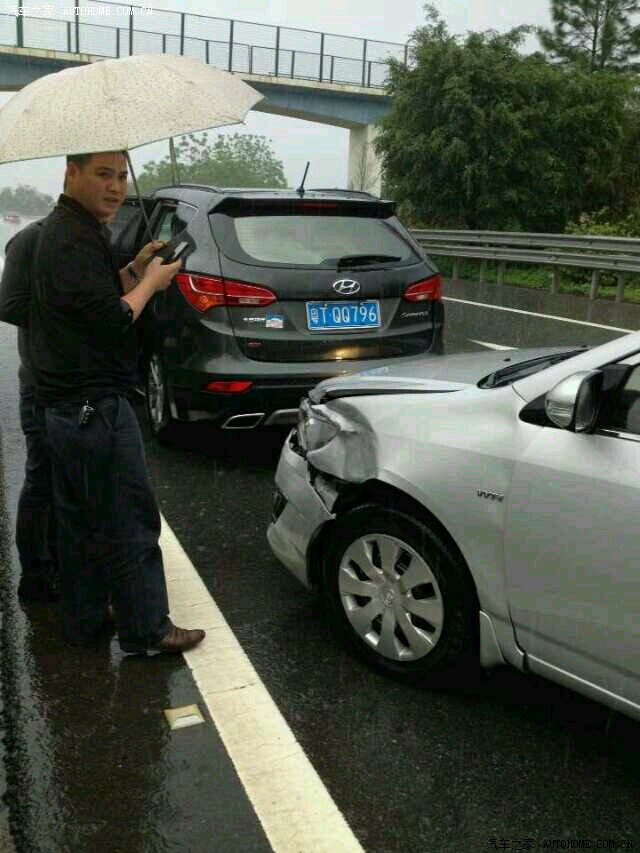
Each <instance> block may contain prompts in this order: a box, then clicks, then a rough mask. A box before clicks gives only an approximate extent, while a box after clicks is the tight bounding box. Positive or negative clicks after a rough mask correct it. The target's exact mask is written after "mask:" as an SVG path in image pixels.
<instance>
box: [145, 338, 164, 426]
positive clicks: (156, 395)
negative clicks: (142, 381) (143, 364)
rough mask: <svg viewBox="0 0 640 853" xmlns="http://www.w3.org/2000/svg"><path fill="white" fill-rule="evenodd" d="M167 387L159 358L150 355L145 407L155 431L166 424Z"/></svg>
mask: <svg viewBox="0 0 640 853" xmlns="http://www.w3.org/2000/svg"><path fill="white" fill-rule="evenodd" d="M166 398H167V387H166V383H165V379H164V370H163V367H162V363H161V361H160V358H159V357H158V356H157V355H155V354H154V355H152V356H151V359H150V361H149V369H148V375H147V405H148V407H149V416H150V420H151V424H152V426H153V428H154V429H155V430H156V431H157V430H159V429H162V427H164V426H165V424H166V420H167V418H166Z"/></svg>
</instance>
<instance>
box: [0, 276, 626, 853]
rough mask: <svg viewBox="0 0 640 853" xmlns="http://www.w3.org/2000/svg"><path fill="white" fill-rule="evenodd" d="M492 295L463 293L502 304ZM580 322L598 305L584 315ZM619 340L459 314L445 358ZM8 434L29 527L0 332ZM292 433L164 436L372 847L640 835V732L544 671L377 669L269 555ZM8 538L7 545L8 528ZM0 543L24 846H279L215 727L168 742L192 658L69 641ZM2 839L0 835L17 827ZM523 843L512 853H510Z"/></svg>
mask: <svg viewBox="0 0 640 853" xmlns="http://www.w3.org/2000/svg"><path fill="white" fill-rule="evenodd" d="M496 292H497V290H496V288H495V286H484V287H483V288H478V286H477V285H473V286H466V285H460V286H459V287H456V288H455V289H454V288H451V287H448V288H447V294H448V295H449V296H453V297H454V298H456V299H462V300H472V301H486V300H489V299H492V298H494V296H495V293H496ZM501 298H502V302H503V304H505V305H508V304H509V303H510V302H512V304H513V305H517V307H518V308H520V309H525V310H531V311H538V312H542V311H544V312H550V313H553V314H556V315H559V316H567V315H569V316H570V315H571V314H573V316H574V317H578V316H580V319H584V320H585V321H588V322H597V323H605V324H607V325H611V326H616V327H624V328H640V309H630V308H629V306H624V307H622V308H618V307H616V306H604V305H603V306H596V307H595V310H594V309H593V308H592V309H591V313H590V309H589V306H588V305H587V304H586V302H587V301H586V300H582V301H580V303H577V302H575V301H569V302H567V301H566V300H567V298H566V297H565V298H563V297H558V298H557V299H556V300H551V301H550V300H549V298H548V297H547V298H546V299H545V297H543V296H542V295H541V294H539V293H535V292H530V291H522V290H519V289H513V290H512V289H510V288H505V289H504V291H503V294H502V297H501ZM581 312H582V313H581ZM618 334H620V333H619V332H613V331H606V330H602V329H596V328H593V327H588V326H574V325H571V324H564V323H561V322H557V321H554V322H550V321H545V320H541V319H539V318H537V319H534V318H531V317H525V316H524V315H517V314H511V313H508V312H499V311H491V310H489V309H486V308H478V307H474V306H470V305H465V304H464V303H463V302H449V303H448V304H447V333H446V341H447V350H448V351H455V350H462V349H467V350H473V349H482V347H481V346H479V345H477V344H474V343H472V342H471V340H470V339H476V340H482V341H485V342H492V343H496V344H502V345H505V346H517V347H522V346H526V345H537V344H545V343H546V344H557V343H562V344H563V343H577V344H579V343H601V342H603V341H604V340H609V339H610V338H612V337H615V336H617V335H618ZM0 365H1V371H0V427H1V428H2V471H3V479H2V478H0V483H2V482H3V481H4V494H3V496H2V495H0V501H1V500H2V498H3V497H4V501H5V503H6V512H5V514H4V516H3V515H2V509H1V503H0V516H1V517H2V522H3V523H4V525H5V533H6V528H7V526H8V525H11V524H12V516H13V513H14V511H15V501H16V499H17V492H18V488H19V483H20V478H21V467H22V464H23V450H22V439H21V435H20V433H19V430H18V428H17V418H16V408H17V407H16V395H17V388H16V383H15V379H14V377H15V367H16V359H15V355H14V346H13V341H12V340H11V333H7V327H3V328H2V336H1V337H0ZM283 437H284V434H283V433H258V432H256V433H238V434H234V433H227V434H220V433H219V432H216V431H213V430H211V428H209V427H208V426H207V425H206V424H197V425H193V426H190V427H189V428H188V429H185V430H183V431H182V433H181V435H180V437H179V440H178V442H177V444H176V446H174V447H171V448H164V447H159V446H157V445H155V444H153V443H151V442H147V454H148V463H149V468H150V471H151V475H152V478H153V481H154V485H155V488H156V492H157V495H158V499H159V502H160V505H161V509H162V512H163V514H164V516H165V518H166V519H167V521H168V523H169V525H170V526H171V527H172V528H173V530H174V532H175V533H176V535H177V537H178V539H179V540H180V542H181V544H182V545H183V547H184V548H185V550H186V552H187V554H188V555H189V557H190V559H191V561H192V562H193V564H194V565H195V567H196V569H197V570H198V572H199V573H200V575H201V577H202V578H203V580H204V581H205V583H206V585H207V587H208V589H209V590H210V592H211V594H212V595H213V596H214V598H215V599H216V602H217V604H218V605H219V607H220V608H221V610H222V612H223V614H224V616H225V617H226V619H227V621H228V622H229V624H230V626H231V627H232V629H233V631H234V632H235V634H236V636H237V637H238V639H239V640H240V642H241V644H242V646H243V648H244V650H245V652H246V653H247V655H248V656H249V658H250V660H251V662H252V664H253V665H254V667H255V668H256V669H257V671H258V673H259V675H260V677H261V678H262V680H263V682H264V683H265V686H266V687H267V689H268V690H269V692H270V693H271V695H272V697H273V698H274V700H275V702H276V703H277V705H278V706H279V708H280V710H281V711H282V713H283V715H284V716H285V718H286V720H287V722H288V723H289V725H290V726H291V728H292V730H293V732H294V734H295V735H296V737H297V738H298V740H299V742H300V743H301V745H302V746H303V748H304V749H305V751H306V752H307V754H308V756H309V757H310V759H311V761H312V763H313V765H314V767H315V768H316V770H317V771H318V773H319V774H320V776H321V778H322V780H323V781H324V783H325V784H326V786H327V787H328V789H329V792H330V793H331V795H332V796H333V798H334V800H335V802H336V804H337V805H338V807H339V808H340V809H341V810H342V811H343V813H344V815H345V817H346V819H347V821H348V822H349V824H350V825H351V827H352V829H353V831H354V832H355V834H356V835H357V837H358V839H359V840H360V842H361V843H362V845H363V847H364V848H365V850H367V851H368V853H374V851H376V853H383V852H384V853H387V851H389V853H391V851H441V850H442V851H449V850H451V851H453V850H456V851H477V850H484V849H490V848H489V847H488V840H489V839H490V838H493V837H495V838H498V839H501V838H502V839H506V840H509V842H510V844H511V845H512V848H511V849H517V848H515V846H513V845H515V842H516V841H522V839H525V838H533V839H536V841H537V842H538V845H539V847H540V849H542V842H543V840H544V839H545V838H554V839H555V838H558V839H562V838H565V839H566V838H589V839H596V838H609V839H616V840H618V841H622V840H634V841H635V847H636V848H637V847H638V845H639V844H640V804H639V797H638V794H639V787H640V785H639V783H640V769H639V767H638V761H637V755H638V744H639V743H640V738H639V734H640V726H638V724H636V723H634V722H632V721H630V720H628V719H626V718H623V717H620V716H618V715H610V714H609V713H608V712H607V711H606V710H605V709H603V708H602V707H600V706H599V705H596V704H595V703H592V702H590V701H588V700H586V699H583V698H581V697H579V696H578V695H577V694H574V693H572V692H570V691H567V690H564V689H563V688H560V687H556V686H555V685H553V684H551V683H550V682H545V681H542V680H541V679H536V678H531V677H525V676H522V675H520V674H518V673H517V672H514V671H511V670H508V669H504V670H499V671H495V672H492V673H490V674H489V675H488V676H487V677H486V678H484V679H483V680H481V681H480V682H479V683H475V684H471V685H469V687H468V688H467V689H464V690H460V689H458V690H453V689H452V690H448V691H447V690H437V691H436V690H431V691H428V690H424V689H420V688H415V687H407V686H406V685H402V684H398V683H396V682H393V681H391V680H389V679H387V678H385V677H383V676H381V675H379V674H377V673H375V672H372V671H370V670H369V669H367V668H366V667H364V666H363V665H362V664H361V663H360V662H359V661H357V660H355V659H354V658H352V657H351V656H350V655H349V654H348V653H347V652H345V651H344V650H343V649H342V648H341V647H340V646H339V645H338V643H337V641H336V640H335V638H334V637H333V635H332V632H331V628H330V626H329V624H328V623H327V621H326V620H325V618H324V616H323V613H322V612H321V610H320V608H319V606H318V605H317V602H316V601H315V600H314V598H313V597H312V596H311V595H310V594H308V593H306V592H305V591H304V590H303V589H301V588H300V587H299V586H298V584H297V583H296V582H295V581H294V580H293V579H292V578H291V577H290V576H289V574H288V573H287V572H286V570H284V569H283V568H282V567H281V566H280V565H279V564H278V562H277V561H276V560H275V558H274V557H272V555H271V552H270V551H269V548H268V546H267V544H266V540H265V529H266V526H267V523H268V519H269V514H270V502H271V492H272V483H273V473H274V469H275V464H276V461H277V457H278V453H279V449H280V445H281V442H282V440H283ZM0 538H2V537H0ZM3 548H4V550H0V561H2V563H3V564H4V567H5V577H4V579H3V589H2V598H3V627H2V667H3V679H4V692H3V698H4V701H5V703H6V704H5V722H6V729H7V730H6V735H5V737H6V748H7V753H8V755H7V757H8V762H7V767H8V782H9V791H8V803H9V806H10V812H11V819H12V820H11V823H12V828H13V830H14V834H15V836H16V845H17V847H18V849H19V850H20V851H28V853H32V851H33V853H39V851H52V853H57V851H67V850H69V851H73V853H82V851H85V850H87V851H88V850H95V851H102V850H104V851H110V853H137V851H153V853H155V851H165V850H167V851H189V853H199V851H202V853H205V851H230V853H235V851H238V853H243V851H253V850H268V849H269V845H268V843H267V842H266V839H265V837H264V835H263V834H262V831H261V828H260V826H259V824H258V822H257V820H256V818H255V816H254V815H253V812H252V810H251V808H250V806H249V804H248V802H247V800H246V798H245V796H244V793H243V791H242V788H241V786H240V784H239V782H238V780H237V778H236V777H235V774H234V772H233V769H232V767H231V765H230V763H229V761H228V760H227V757H226V754H225V752H224V748H223V747H222V745H221V743H220V741H219V739H218V737H217V735H216V732H215V730H214V728H213V727H212V726H211V725H210V724H209V725H206V726H200V727H195V728H192V729H186V730H184V731H181V732H177V733H173V734H171V733H170V732H169V731H168V730H167V727H166V724H165V723H164V719H163V717H162V709H163V708H165V707H167V706H169V705H176V704H189V703H192V702H197V701H198V695H197V691H196V690H195V688H194V685H193V683H192V681H191V677H190V675H189V671H188V670H187V669H186V667H185V666H184V665H183V664H182V662H181V660H178V661H172V660H167V659H164V660H163V659H155V660H152V661H135V660H127V661H123V660H122V659H121V657H120V655H119V653H118V651H117V646H116V645H115V644H114V643H113V642H110V641H109V638H108V637H106V638H105V640H104V643H103V644H102V645H100V647H98V648H96V649H94V650H92V651H91V652H87V651H83V652H82V653H80V652H77V651H76V652H70V651H69V650H68V649H66V648H65V647H63V646H62V644H61V642H60V640H59V634H58V629H57V622H56V616H55V611H54V610H51V609H49V608H39V609H38V608H32V609H30V610H29V612H28V613H25V612H24V611H23V610H22V608H21V607H20V606H19V605H18V604H17V602H16V600H15V573H16V563H15V553H14V552H13V551H12V550H11V549H8V548H7V544H6V536H5V541H4V545H3ZM0 838H1V836H0ZM506 849H509V848H506Z"/></svg>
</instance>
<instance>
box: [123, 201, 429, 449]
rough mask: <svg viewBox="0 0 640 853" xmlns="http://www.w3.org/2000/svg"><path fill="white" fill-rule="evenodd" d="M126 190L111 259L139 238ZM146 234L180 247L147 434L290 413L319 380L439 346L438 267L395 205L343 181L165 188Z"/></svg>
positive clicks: (151, 204)
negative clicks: (329, 186) (298, 186)
mask: <svg viewBox="0 0 640 853" xmlns="http://www.w3.org/2000/svg"><path fill="white" fill-rule="evenodd" d="M137 204H138V203H137V202H136V201H135V200H134V199H130V200H129V201H128V203H127V204H126V205H124V206H123V208H122V209H121V210H120V212H119V214H118V216H117V218H116V220H115V222H114V223H113V226H112V231H113V246H114V250H115V252H116V254H117V255H118V256H119V260H120V263H121V264H122V265H123V264H124V263H125V262H127V261H128V260H130V259H131V258H133V256H134V255H135V254H136V252H137V250H138V249H139V248H140V247H141V245H143V244H144V243H145V242H146V241H147V240H148V237H147V236H146V233H145V231H144V228H143V226H142V221H141V216H140V214H139V211H138V209H137ZM145 205H146V206H147V209H148V212H149V217H150V221H151V229H152V232H153V236H154V237H155V238H159V239H166V240H171V239H173V238H175V239H176V241H177V242H183V243H185V247H184V248H185V254H184V264H183V268H182V271H181V272H180V273H179V275H178V276H176V286H175V287H171V288H170V289H169V290H168V291H166V292H163V293H159V294H157V295H156V296H155V297H154V300H153V304H152V305H151V307H150V309H149V311H150V312H152V313H153V315H154V323H153V327H154V330H153V334H152V335H151V336H148V337H147V344H146V346H145V357H144V373H145V381H146V390H147V402H148V406H147V408H148V414H149V420H150V424H151V428H152V430H153V432H154V433H155V434H156V435H157V436H159V437H161V436H163V435H166V434H167V431H168V430H169V429H170V427H171V425H172V423H174V422H175V421H177V420H181V421H194V420H201V419H211V420H212V421H214V422H215V423H216V424H218V425H219V426H221V427H223V428H225V429H251V428H254V427H257V426H263V425H265V426H270V425H277V424H283V423H293V422H295V419H296V417H297V409H298V404H299V402H300V399H301V397H302V396H303V395H304V394H305V393H307V392H308V391H309V390H310V389H311V388H312V387H313V386H314V385H316V384H317V383H318V382H319V381H320V380H321V379H324V378H326V377H330V376H335V375H339V374H342V373H347V372H353V371H354V370H359V369H361V368H362V366H363V364H364V363H365V362H368V363H369V364H371V365H381V364H386V363H387V362H388V361H389V360H392V359H397V358H401V357H408V356H415V355H419V354H424V353H439V352H441V351H442V334H443V323H444V309H443V306H442V301H441V279H440V275H439V273H438V271H437V269H436V267H435V266H434V265H433V263H432V262H431V261H430V260H429V258H428V257H427V256H426V255H425V253H424V251H423V250H422V249H421V248H420V246H419V245H418V244H417V243H416V242H415V240H414V239H413V238H412V237H411V235H410V234H409V232H408V231H407V230H406V229H405V228H404V227H403V226H402V225H401V223H400V222H399V220H398V219H397V217H396V215H395V206H394V204H393V203H392V202H387V201H381V200H380V199H378V198H376V197H375V196H372V195H369V194H368V193H362V192H348V191H343V190H308V191H306V192H304V194H301V193H300V192H297V191H293V190H245V189H238V190H233V189H216V188H214V187H205V186H191V185H180V186H172V187H165V188H163V189H160V190H157V191H156V192H155V193H153V195H152V197H151V198H149V199H147V200H146V202H145Z"/></svg>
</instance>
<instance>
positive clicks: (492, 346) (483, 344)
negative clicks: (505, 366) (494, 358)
mask: <svg viewBox="0 0 640 853" xmlns="http://www.w3.org/2000/svg"><path fill="white" fill-rule="evenodd" d="M469 340H470V341H471V343H472V344H479V345H480V346H481V347H487V348H488V349H498V350H503V349H518V347H505V346H503V345H502V344H490V343H489V342H488V341H475V340H474V339H473V338H469Z"/></svg>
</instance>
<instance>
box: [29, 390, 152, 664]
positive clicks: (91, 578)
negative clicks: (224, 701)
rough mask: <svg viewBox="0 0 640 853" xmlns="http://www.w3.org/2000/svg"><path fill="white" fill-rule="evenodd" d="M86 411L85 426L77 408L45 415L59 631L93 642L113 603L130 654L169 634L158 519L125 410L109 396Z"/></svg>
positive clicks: (136, 430)
mask: <svg viewBox="0 0 640 853" xmlns="http://www.w3.org/2000/svg"><path fill="white" fill-rule="evenodd" d="M92 405H93V407H94V409H95V413H94V414H93V416H92V417H91V418H90V420H89V422H88V423H87V424H86V425H85V426H80V425H79V423H78V416H79V411H80V407H79V406H78V405H77V404H63V405H57V406H49V407H47V408H46V409H45V423H46V434H47V444H48V447H49V451H50V455H51V462H52V474H53V495H54V505H55V512H56V520H57V524H58V559H59V564H60V577H61V586H62V609H63V629H64V634H65V637H66V638H67V639H68V640H69V641H71V642H84V641H87V640H91V639H92V638H93V637H94V636H95V635H96V633H97V632H98V631H99V629H100V627H101V625H102V622H103V619H104V611H105V605H106V603H107V600H108V597H109V595H111V600H112V603H113V607H114V610H115V613H116V618H117V621H118V637H119V641H120V646H121V648H122V649H123V650H124V651H137V650H141V649H144V648H148V647H150V646H154V645H156V644H157V643H158V641H159V640H161V639H162V637H163V636H164V635H165V634H166V632H167V630H168V628H169V620H168V611H169V604H168V600H167V587H166V582H165V577H164V567H163V563H162V553H161V551H160V547H159V545H158V538H159V536H160V513H159V511H158V506H157V504H156V500H155V497H154V495H153V492H152V491H151V485H150V483H149V476H148V473H147V467H146V462H145V457H144V447H143V443H142V436H141V434H140V427H139V425H138V421H137V418H136V416H135V413H134V411H133V409H132V408H131V405H130V403H129V401H128V400H127V399H126V397H122V396H119V395H112V396H109V397H105V398H103V399H102V400H100V401H98V402H95V403H92Z"/></svg>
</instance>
